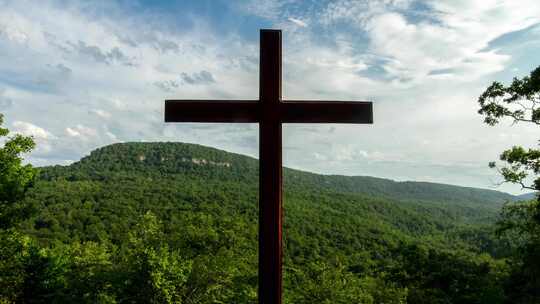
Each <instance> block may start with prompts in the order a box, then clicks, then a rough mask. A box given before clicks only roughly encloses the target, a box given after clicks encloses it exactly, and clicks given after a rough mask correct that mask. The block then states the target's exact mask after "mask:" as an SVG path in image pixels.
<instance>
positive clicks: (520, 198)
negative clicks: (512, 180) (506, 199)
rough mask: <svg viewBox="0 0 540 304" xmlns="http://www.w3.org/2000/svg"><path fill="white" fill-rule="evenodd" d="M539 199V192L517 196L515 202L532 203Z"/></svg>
mask: <svg viewBox="0 0 540 304" xmlns="http://www.w3.org/2000/svg"><path fill="white" fill-rule="evenodd" d="M537 197H538V192H529V193H525V194H520V195H516V196H515V199H514V200H515V201H530V200H533V199H535V198H537Z"/></svg>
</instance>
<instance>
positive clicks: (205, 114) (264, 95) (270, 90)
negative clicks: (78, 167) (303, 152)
mask: <svg viewBox="0 0 540 304" xmlns="http://www.w3.org/2000/svg"><path fill="white" fill-rule="evenodd" d="M260 39H261V41H260V43H261V50H260V75H259V100H166V101H165V122H216V123H218V122H221V123H227V122H228V123H231V122H241V123H259V141H260V144H259V174H260V175H259V290H258V295H259V303H261V304H281V299H282V296H281V292H282V276H281V266H282V265H281V264H282V238H281V235H282V230H281V223H282V203H281V191H282V190H281V188H282V174H281V163H282V157H281V124H283V123H366V124H371V123H373V109H372V103H371V102H351V101H284V100H281V30H261V37H260Z"/></svg>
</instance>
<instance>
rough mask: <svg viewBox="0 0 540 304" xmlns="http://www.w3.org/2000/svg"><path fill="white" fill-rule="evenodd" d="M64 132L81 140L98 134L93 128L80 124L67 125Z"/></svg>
mask: <svg viewBox="0 0 540 304" xmlns="http://www.w3.org/2000/svg"><path fill="white" fill-rule="evenodd" d="M66 134H67V135H68V136H71V137H77V138H80V139H82V140H89V139H92V138H95V137H97V136H98V132H97V131H96V130H95V129H93V128H89V127H86V126H83V125H81V124H79V125H77V126H75V127H67V128H66Z"/></svg>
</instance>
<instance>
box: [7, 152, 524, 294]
mask: <svg viewBox="0 0 540 304" xmlns="http://www.w3.org/2000/svg"><path fill="white" fill-rule="evenodd" d="M284 175H285V191H284V219H283V221H284V222H283V228H284V235H283V238H284V290H285V292H284V303H291V304H292V303H294V304H312V303H366V304H374V303H390V304H398V303H399V304H403V303H410V304H413V303H414V304H428V303H429V304H432V303H441V304H442V303H460V304H467V303H490V304H491V303H502V300H503V299H504V297H505V296H504V294H502V293H501V291H502V290H503V288H502V285H503V283H504V282H505V280H506V278H507V277H508V275H507V273H506V270H505V269H506V268H505V266H504V264H503V263H502V261H503V260H504V258H506V257H507V256H508V254H509V246H508V243H509V242H510V240H508V239H498V238H496V237H495V235H494V226H493V224H494V222H495V220H496V218H497V216H498V214H499V210H500V209H499V207H500V206H501V203H502V202H503V201H505V200H507V199H508V200H510V199H513V198H514V197H512V196H511V195H508V194H505V193H502V192H497V191H489V190H481V189H473V188H465V187H456V186H449V185H441V184H432V183H417V182H394V181H391V180H387V179H380V178H372V177H345V176H326V175H318V174H313V173H308V172H302V171H298V170H292V169H285V174H284ZM257 189H258V162H257V160H256V159H254V158H251V157H247V156H243V155H238V154H234V153H228V152H224V151H220V150H217V149H213V148H208V147H203V146H200V145H193V144H183V143H123V144H114V145H110V146H106V147H103V148H100V149H97V150H95V151H93V152H92V153H91V154H90V155H89V156H87V157H84V158H83V159H81V160H80V161H79V162H76V163H74V164H72V165H69V166H52V167H43V168H40V178H39V179H38V180H37V181H36V183H35V185H34V187H33V188H31V189H30V190H29V191H28V193H27V195H26V198H25V204H24V205H28V206H34V207H35V208H34V209H35V210H36V212H35V213H34V214H33V215H32V216H31V217H29V218H28V219H27V220H26V221H24V222H23V223H21V225H20V227H19V229H20V231H21V232H22V233H24V234H26V235H29V236H31V237H32V239H33V240H34V241H35V242H36V244H37V245H35V246H34V247H32V248H37V249H39V250H37V249H36V250H35V251H33V252H34V254H35V256H37V261H41V262H39V263H41V264H37V265H38V266H39V267H41V268H39V267H38V268H37V269H38V270H39V271H41V272H39V271H38V272H37V273H34V272H31V277H30V279H29V280H31V282H37V283H36V284H38V285H39V286H37V287H28V288H27V289H25V290H28V291H27V292H26V291H25V292H26V293H25V296H28V297H29V299H34V298H44V299H49V300H47V301H46V303H74V302H81V303H201V304H202V303H208V304H210V303H256V295H257V293H256V290H257V250H258V246H257V241H258V237H257V231H258V207H257V206H258V204H257V202H258V191H257ZM23 244H27V243H23ZM17 246H18V245H17ZM23 258H26V256H24V257H23ZM23 258H21V259H23ZM23 261H26V260H24V259H23ZM29 261H31V263H34V262H35V261H36V260H35V259H34V260H29ZM24 263H26V262H24ZM28 263H30V262H28ZM31 263H30V264H29V265H30V266H28V267H30V268H28V269H34V268H31V267H34V266H33V265H34V264H31ZM24 265H27V264H24ZM40 265H43V266H40ZM21 267H22V266H21ZM24 267H26V266H24ZM25 269H26V268H25ZM40 269H41V270H40ZM32 271H33V270H32ZM82 299H84V300H82ZM103 299H108V300H107V301H104V300H103ZM167 299H168V300H167ZM109 300H110V301H109ZM23 303H27V302H24V301H23ZM28 303H33V302H32V301H28Z"/></svg>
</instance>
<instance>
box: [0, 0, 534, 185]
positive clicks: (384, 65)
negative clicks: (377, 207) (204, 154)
mask: <svg viewBox="0 0 540 304" xmlns="http://www.w3.org/2000/svg"><path fill="white" fill-rule="evenodd" d="M261 28H274V29H282V30H283V97H284V99H314V100H370V101H373V103H374V124H373V125H339V124H338V125H333V124H328V125H310V124H301V125H285V126H284V129H283V136H284V138H283V144H284V165H285V166H288V167H292V168H297V169H302V170H307V171H312V172H318V173H324V174H344V175H368V176H376V177H383V178H391V179H394V180H399V181H402V180H414V181H430V182H439V183H449V184H455V185H463V186H471V187H481V188H489V189H496V190H501V191H508V192H512V193H520V188H519V187H517V186H512V185H500V186H498V184H499V183H500V181H501V179H500V177H499V176H498V174H497V172H496V171H494V170H493V169H490V168H488V162H490V161H493V160H496V159H498V155H499V153H500V152H501V151H503V150H504V149H507V148H510V147H511V146H512V145H524V146H526V147H535V146H537V145H538V134H539V133H538V128H537V127H534V126H531V125H526V124H512V122H511V121H505V122H503V123H501V124H500V125H498V126H496V127H490V126H487V125H485V124H483V118H482V116H480V115H479V114H477V111H478V103H477V98H478V96H479V95H480V94H481V93H482V92H483V91H484V90H485V88H486V87H487V86H488V85H489V84H490V83H491V82H492V81H495V80H496V81H501V82H505V83H507V82H509V81H511V79H512V77H514V76H516V77H522V76H524V75H527V74H528V73H529V72H530V71H531V70H532V69H534V68H535V67H537V66H539V65H540V57H539V56H538V49H540V2H539V1H538V0H520V1H513V0H509V1H500V0H467V1H466V0H421V1H414V0H381V1H366V0H359V1H352V0H334V1H296V0H245V1H226V0H213V1H210V0H208V1H204V0H197V1H142V0H141V1H127V0H118V1H112V0H111V1H104V0H102V1H63V0H62V1H61V0H57V1H55V0H40V1H26V0H15V1H9V0H0V113H3V114H4V115H5V119H6V126H7V127H9V128H10V129H11V130H12V131H14V132H17V133H21V134H25V135H32V136H34V138H35V140H36V141H37V145H38V146H37V149H36V150H35V151H34V152H32V153H31V154H30V155H28V156H27V161H29V162H30V163H32V164H34V165H36V166H44V165H52V164H62V165H63V164H69V163H72V162H74V161H77V160H79V159H80V158H81V157H83V156H85V155H87V154H89V152H90V151H92V150H93V149H96V148H98V147H101V146H104V145H107V144H111V143H116V142H130V141H139V142H141V141H179V142H189V143H198V144H203V145H208V146H212V147H217V148H220V149H225V150H227V151H231V152H237V153H242V154H246V155H251V156H255V157H256V156H257V155H258V126H257V124H165V123H164V122H163V115H164V113H163V111H164V100H165V99H191V98H192V99H197V98H200V99H229V98H230V99H257V98H258V64H259V58H258V54H259V53H258V52H259V29H261Z"/></svg>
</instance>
